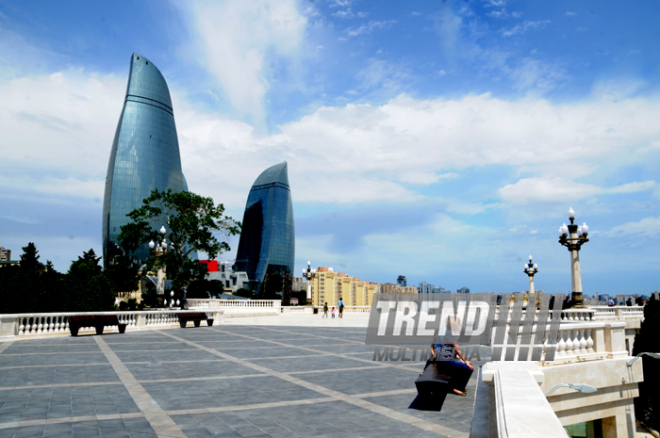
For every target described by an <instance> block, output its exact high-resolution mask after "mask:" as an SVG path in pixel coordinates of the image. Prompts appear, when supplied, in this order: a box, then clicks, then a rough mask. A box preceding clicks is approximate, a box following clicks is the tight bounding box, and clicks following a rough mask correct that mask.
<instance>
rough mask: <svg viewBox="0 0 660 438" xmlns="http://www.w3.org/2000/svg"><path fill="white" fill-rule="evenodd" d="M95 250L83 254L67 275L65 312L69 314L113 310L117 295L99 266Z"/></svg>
mask: <svg viewBox="0 0 660 438" xmlns="http://www.w3.org/2000/svg"><path fill="white" fill-rule="evenodd" d="M99 260H101V257H97V256H96V253H94V250H93V249H90V250H89V251H87V252H83V256H82V257H78V260H76V261H74V262H73V263H71V267H70V268H69V272H67V275H66V288H67V289H68V291H67V293H66V294H65V296H64V303H63V304H64V310H65V311H67V312H91V311H100V310H113V308H114V302H115V294H114V292H113V290H112V284H111V283H110V280H109V279H108V277H106V276H105V275H104V274H103V272H102V269H101V266H100V265H99Z"/></svg>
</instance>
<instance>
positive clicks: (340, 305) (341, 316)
mask: <svg viewBox="0 0 660 438" xmlns="http://www.w3.org/2000/svg"><path fill="white" fill-rule="evenodd" d="M337 307H339V317H340V318H343V317H344V301H343V300H342V299H341V297H339V302H338V303H337Z"/></svg>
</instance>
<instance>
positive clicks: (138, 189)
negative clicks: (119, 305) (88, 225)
mask: <svg viewBox="0 0 660 438" xmlns="http://www.w3.org/2000/svg"><path fill="white" fill-rule="evenodd" d="M155 188H157V189H158V190H167V189H172V191H175V192H180V191H183V190H187V189H188V187H187V184H186V180H185V178H184V176H183V173H182V171H181V156H180V154H179V141H178V139H177V134H176V126H175V124H174V112H173V110H172V100H171V98H170V91H169V89H168V87H167V83H166V82H165V79H164V78H163V75H162V74H161V73H160V71H159V70H158V68H156V66H155V65H154V64H153V63H152V62H150V61H149V60H148V59H146V58H145V57H144V56H141V55H138V54H137V53H134V54H133V56H132V57H131V65H130V72H129V76H128V87H127V88H126V98H125V100H124V107H123V109H122V112H121V116H120V117H119V124H118V125H117V131H116V132H115V138H114V141H113V143H112V150H111V152H110V163H109V164H108V174H107V176H106V180H105V196H104V199H103V256H104V257H103V261H104V265H105V266H106V267H107V266H108V258H107V255H108V247H109V246H112V245H115V244H116V243H117V237H119V234H120V232H121V228H120V227H121V226H122V225H125V224H127V223H128V218H127V217H126V215H127V214H128V213H130V212H131V211H132V210H134V209H136V208H138V207H140V206H142V205H143V203H142V200H143V199H144V198H146V197H147V196H149V194H150V193H151V191H152V190H153V189H155ZM132 256H133V257H135V258H137V259H140V260H144V259H146V258H147V257H148V256H149V248H148V247H147V245H146V244H145V245H143V246H142V247H141V248H139V249H138V250H137V251H136V252H135V253H133V254H132Z"/></svg>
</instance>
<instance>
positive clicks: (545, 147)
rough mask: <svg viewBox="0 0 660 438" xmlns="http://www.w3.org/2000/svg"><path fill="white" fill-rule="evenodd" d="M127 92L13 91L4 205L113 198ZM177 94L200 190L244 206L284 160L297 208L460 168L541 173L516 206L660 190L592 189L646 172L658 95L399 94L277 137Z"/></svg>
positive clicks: (388, 197)
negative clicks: (578, 98)
mask: <svg viewBox="0 0 660 438" xmlns="http://www.w3.org/2000/svg"><path fill="white" fill-rule="evenodd" d="M125 84H126V79H125V78H117V77H115V76H113V75H100V74H97V73H91V72H87V71H85V70H81V69H69V70H65V71H62V72H58V73H54V74H50V75H43V76H36V77H33V78H21V79H14V80H9V81H4V82H0V95H2V96H3V99H2V100H1V101H0V130H1V132H3V136H2V139H0V146H1V149H2V151H3V161H2V163H1V164H0V168H1V169H2V171H3V173H2V175H3V177H2V181H1V182H0V186H3V187H4V188H5V189H4V195H3V196H7V195H8V194H9V193H11V192H13V191H15V190H22V191H23V192H25V193H28V192H29V193H32V194H33V195H34V194H41V195H40V196H43V197H49V196H52V195H58V196H59V195H62V196H68V197H74V198H75V197H82V198H87V199H89V198H97V197H102V188H103V182H104V178H105V172H106V169H107V163H108V156H109V152H110V147H111V143H112V138H113V136H114V131H115V129H116V124H117V120H118V118H119V114H120V111H121V105H122V97H123V95H124V92H125ZM173 98H174V107H175V117H176V120H177V129H178V132H179V142H180V146H181V152H182V161H183V170H184V172H185V174H186V176H187V178H188V182H189V185H190V188H191V190H193V191H197V192H201V193H205V194H208V195H210V196H213V197H214V199H217V200H218V202H225V203H226V204H227V205H228V206H230V207H231V208H235V209H241V208H242V206H243V205H244V202H245V199H246V196H247V192H248V190H249V188H250V186H251V184H252V183H253V182H254V180H255V178H256V177H257V176H258V175H259V173H261V172H262V171H263V170H264V169H266V168H267V167H269V166H271V165H273V164H276V163H278V162H281V161H283V160H287V161H288V162H289V172H290V179H291V184H292V189H293V193H294V199H295V200H296V202H315V201H318V202H323V203H362V202H375V201H396V202H402V201H410V200H415V199H420V198H422V197H423V196H421V195H419V194H417V193H416V192H415V190H413V189H411V188H408V187H407V184H416V185H422V186H423V185H429V184H436V183H440V182H441V181H442V180H445V179H450V178H454V177H456V174H457V173H458V171H459V170H460V169H465V168H468V167H483V166H488V165H507V166H512V167H513V168H514V169H519V170H520V171H521V172H524V173H525V174H526V175H530V176H529V177H525V178H523V179H521V180H520V181H518V182H517V183H515V184H509V185H505V186H504V187H502V189H501V190H500V192H499V194H500V196H501V197H502V198H503V199H504V200H505V201H508V202H511V203H525V202H532V201H533V200H557V199H571V198H573V199H577V198H581V197H589V196H600V195H607V194H623V193H633V192H639V191H644V190H653V189H656V190H657V185H656V183H655V182H653V181H645V182H630V183H628V184H623V185H619V186H616V187H612V188H602V187H599V186H598V185H594V184H590V183H589V181H588V178H589V175H590V174H591V173H592V172H594V171H595V170H596V169H598V168H600V167H602V166H608V168H612V169H615V168H616V167H617V166H625V165H627V164H631V163H632V164H634V163H639V162H640V160H643V159H644V158H643V157H644V156H645V154H649V153H655V151H657V150H658V148H660V126H658V124H657V123H655V121H656V120H658V118H660V104H659V103H658V102H655V101H651V100H645V99H624V100H619V101H617V102H614V101H608V100H603V99H597V100H593V101H585V102H580V103H574V104H561V105H557V104H551V103H549V102H547V101H544V100H539V99H523V100H519V101H505V100H501V99H496V98H493V97H491V96H489V95H487V94H486V95H480V96H466V97H464V98H461V99H456V100H443V99H435V100H416V99H413V98H411V97H408V96H406V95H400V96H399V97H397V98H395V99H392V100H390V101H389V102H387V103H386V104H384V105H380V106H372V105H367V104H361V105H354V104H349V105H346V106H344V107H322V108H319V109H317V110H316V111H315V112H313V113H311V114H308V115H306V116H304V117H302V118H301V119H299V120H295V121H292V122H290V123H287V124H284V125H282V126H280V127H279V128H280V131H281V132H280V133H279V134H275V135H266V136H264V135H259V134H258V133H257V132H255V129H254V128H253V127H252V126H251V125H249V124H246V123H244V122H240V121H237V120H231V119H227V118H223V117H219V116H217V115H214V114H211V113H206V112H204V111H202V110H200V109H199V108H196V107H193V106H191V105H190V104H189V103H188V102H187V101H186V96H185V95H182V94H180V93H179V92H178V91H177V90H173ZM35 101H38V102H39V105H35ZM576 163H578V164H576ZM24 169H29V170H26V171H24ZM576 178H581V180H580V181H581V182H580V183H575V182H574V180H575V179H576ZM496 184H497V183H496ZM496 187H497V186H496V185H495V186H494V187H493V195H496V194H497V191H496ZM25 196H27V195H25ZM452 205H454V207H451V208H453V209H454V210H457V211H458V210H460V211H471V212H478V211H483V210H484V208H488V207H484V206H483V205H480V204H479V203H472V204H470V203H467V204H466V203H464V204H463V205H459V204H458V203H454V204H452Z"/></svg>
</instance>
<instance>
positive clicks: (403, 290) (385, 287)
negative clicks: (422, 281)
mask: <svg viewBox="0 0 660 438" xmlns="http://www.w3.org/2000/svg"><path fill="white" fill-rule="evenodd" d="M380 293H382V294H418V293H419V289H418V288H417V287H416V286H403V287H401V286H399V285H398V284H392V283H383V284H381V285H380Z"/></svg>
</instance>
